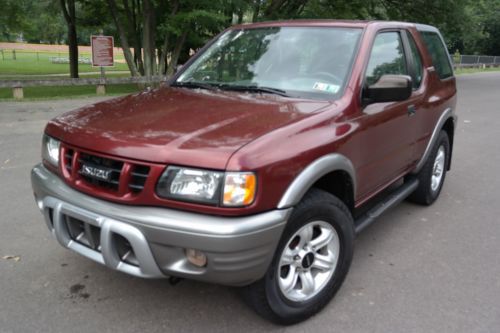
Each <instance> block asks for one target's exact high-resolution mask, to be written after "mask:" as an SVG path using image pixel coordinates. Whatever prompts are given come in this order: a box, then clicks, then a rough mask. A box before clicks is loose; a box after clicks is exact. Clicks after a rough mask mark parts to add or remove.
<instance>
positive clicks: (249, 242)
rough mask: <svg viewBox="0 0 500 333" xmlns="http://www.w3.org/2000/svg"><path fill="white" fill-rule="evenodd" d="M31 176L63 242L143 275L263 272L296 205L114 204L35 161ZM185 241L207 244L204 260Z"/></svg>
mask: <svg viewBox="0 0 500 333" xmlns="http://www.w3.org/2000/svg"><path fill="white" fill-rule="evenodd" d="M31 182H32V186H33V191H34V193H35V199H36V201H37V204H38V206H39V208H40V210H41V211H42V213H43V214H44V216H45V221H46V223H47V226H48V228H49V229H50V230H51V232H52V233H53V234H54V236H55V237H56V239H57V240H58V241H59V243H60V244H61V245H63V246H64V247H67V248H69V249H71V250H73V251H75V252H77V253H80V254H81V255H83V256H85V257H87V258H89V259H92V260H94V261H96V262H99V263H101V264H103V265H106V266H108V267H110V268H113V269H115V270H118V271H121V272H124V273H128V274H131V275H134V276H139V277H144V278H160V277H166V276H177V277H186V278H191V279H197V280H202V281H207V282H214V283H220V284H225V285H245V284H249V283H251V282H253V281H256V280H258V279H259V278H261V277H262V276H263V275H264V274H265V272H266V270H267V267H268V266H269V264H270V262H271V260H272V257H273V254H274V251H275V249H276V246H277V244H278V241H279V239H280V237H281V233H282V231H283V228H284V226H285V223H286V221H287V219H288V217H289V214H290V212H291V209H285V210H274V211H270V212H266V213H261V214H258V215H252V216H246V217H217V216H209V215H203V214H196V213H189V212H183V211H177V210H172V209H167V208H158V207H139V206H130V205H121V204H115V203H111V202H108V201H104V200H100V199H96V198H94V197H91V196H88V195H86V194H83V193H80V192H78V191H76V190H74V189H72V188H70V187H69V186H68V185H66V184H65V183H64V182H63V181H62V180H61V179H60V178H59V177H58V176H57V175H55V174H53V173H52V172H50V171H48V170H47V169H46V168H45V167H44V166H42V165H37V166H35V167H34V168H33V170H32V172H31ZM75 230H77V232H75ZM123 243H126V245H127V246H128V249H129V251H128V252H126V251H124V250H123V246H124V244H123ZM186 248H194V249H197V250H200V251H203V252H204V253H205V254H206V256H207V259H208V263H207V265H206V267H201V268H200V267H196V266H194V265H192V264H190V263H189V262H188V261H187V258H186V255H185V249H186ZM120 249H121V251H120ZM124 252H126V253H124ZM129 254H130V256H129V257H127V256H128V255H129Z"/></svg>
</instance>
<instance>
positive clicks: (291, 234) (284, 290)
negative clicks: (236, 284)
mask: <svg viewBox="0 0 500 333" xmlns="http://www.w3.org/2000/svg"><path fill="white" fill-rule="evenodd" d="M353 240H354V230H353V222H352V218H351V214H350V212H349V210H348V209H347V207H346V206H345V205H344V204H343V203H342V202H341V201H340V200H339V199H337V198H336V197H334V196H333V195H331V194H329V193H327V192H324V191H321V190H318V189H312V190H311V191H310V192H309V193H308V194H307V195H306V196H305V198H304V199H303V200H302V202H301V203H299V204H298V205H297V207H296V208H295V209H294V211H293V213H292V216H291V217H290V219H289V221H288V225H287V227H286V228H285V230H284V232H283V236H282V238H281V240H280V243H279V245H278V248H277V250H276V253H275V254H274V258H273V261H272V264H271V265H270V267H269V269H268V271H267V273H266V275H265V276H264V277H263V278H262V279H261V280H260V281H257V282H255V283H254V284H252V285H250V286H248V287H245V288H244V290H243V291H244V296H245V298H246V300H247V302H248V303H249V304H250V305H251V306H252V307H253V308H254V309H255V311H256V312H257V313H259V314H260V315H262V316H263V317H265V318H267V319H270V320H272V321H274V322H277V323H280V324H294V323H297V322H300V321H302V320H305V319H307V318H308V317H310V316H312V315H313V314H315V313H317V312H318V311H320V310H321V309H322V308H323V307H324V306H325V305H326V304H328V302H329V301H330V299H331V298H332V297H333V296H334V294H335V292H336V291H337V290H338V289H339V288H340V286H341V284H342V282H343V281H344V278H345V276H346V274H347V272H348V270H349V266H350V263H351V259H352V252H353Z"/></svg>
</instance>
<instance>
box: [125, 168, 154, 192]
mask: <svg viewBox="0 0 500 333" xmlns="http://www.w3.org/2000/svg"><path fill="white" fill-rule="evenodd" d="M149 171H150V167H148V166H145V165H136V166H135V167H134V169H133V171H132V172H131V173H130V182H129V184H128V187H129V188H130V189H131V190H132V191H133V192H140V191H142V190H143V189H144V184H145V183H146V180H147V178H148V176H149Z"/></svg>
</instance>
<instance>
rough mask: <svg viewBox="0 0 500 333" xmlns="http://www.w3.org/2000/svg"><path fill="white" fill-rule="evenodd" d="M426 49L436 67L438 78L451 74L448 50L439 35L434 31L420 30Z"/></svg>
mask: <svg viewBox="0 0 500 333" xmlns="http://www.w3.org/2000/svg"><path fill="white" fill-rule="evenodd" d="M420 34H421V35H422V37H423V39H424V42H425V45H426V46H427V50H429V53H430V55H431V58H432V64H433V65H434V68H435V69H436V71H437V73H438V76H439V78H440V79H446V78H448V77H450V76H453V70H452V69H451V64H450V60H449V57H448V51H447V50H446V48H445V46H444V44H443V41H442V39H441V37H440V36H439V35H438V34H437V33H435V32H429V31H421V32H420Z"/></svg>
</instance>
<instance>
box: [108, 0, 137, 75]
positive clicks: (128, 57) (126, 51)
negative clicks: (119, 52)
mask: <svg viewBox="0 0 500 333" xmlns="http://www.w3.org/2000/svg"><path fill="white" fill-rule="evenodd" d="M108 5H109V10H110V12H111V16H112V17H113V21H114V22H115V26H116V30H117V31H118V35H119V37H120V44H121V46H122V49H123V55H124V56H125V61H126V62H127V65H128V68H129V69H130V75H132V76H140V75H139V72H138V71H137V66H136V65H135V62H134V58H133V56H132V52H130V46H129V44H128V40H127V34H126V33H125V30H124V29H123V26H122V24H121V23H120V19H119V18H118V8H117V7H116V2H115V0H108Z"/></svg>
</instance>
